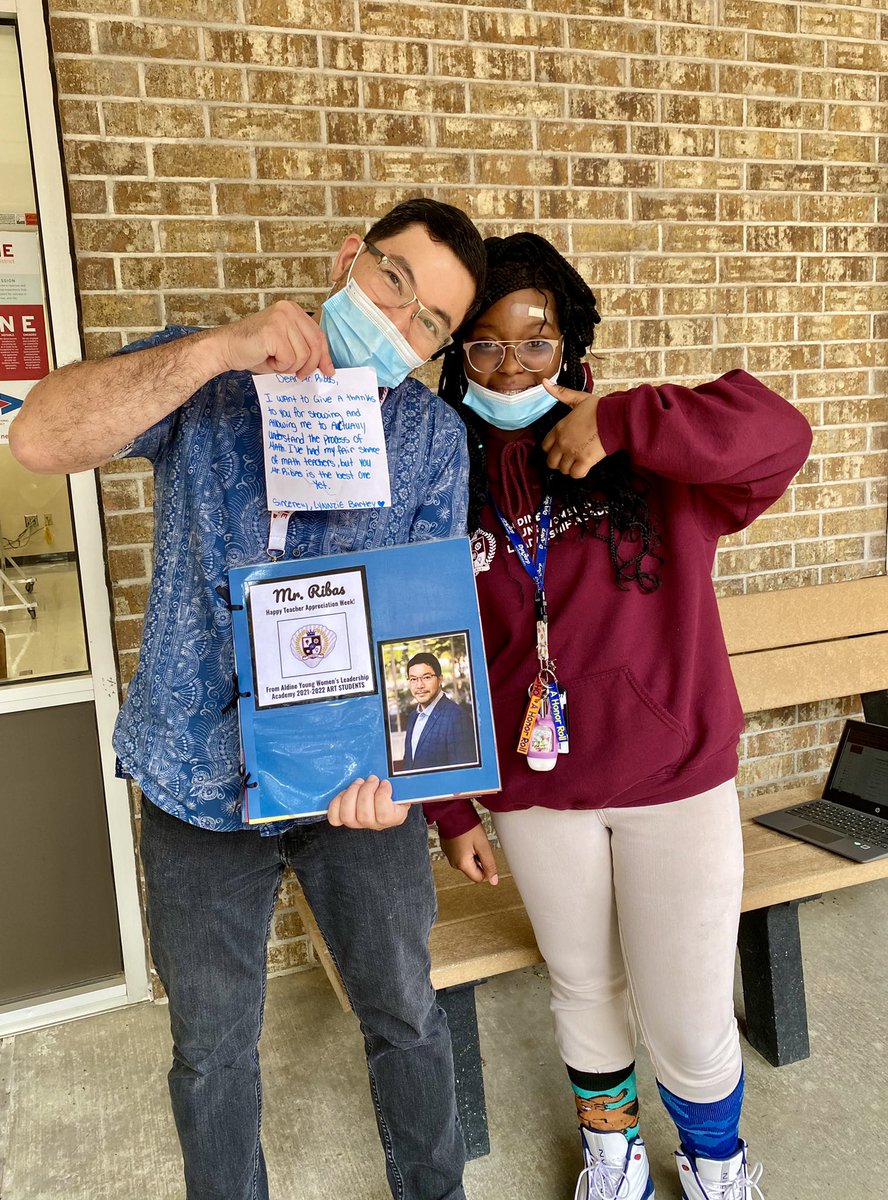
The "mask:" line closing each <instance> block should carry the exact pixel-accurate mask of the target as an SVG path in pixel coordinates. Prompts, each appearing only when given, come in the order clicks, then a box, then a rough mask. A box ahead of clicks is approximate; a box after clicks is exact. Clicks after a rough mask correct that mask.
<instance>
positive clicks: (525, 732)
mask: <svg viewBox="0 0 888 1200" xmlns="http://www.w3.org/2000/svg"><path fill="white" fill-rule="evenodd" d="M545 690H546V687H545V684H544V683H543V681H542V680H541V679H540V678H539V677H537V678H536V679H535V680H534V681H533V686H532V687H531V689H530V700H529V701H528V703H527V709H526V711H525V713H524V720H523V721H522V723H521V734H520V736H519V738H518V753H519V754H527V752H528V750H529V749H530V738H531V734H532V733H533V727H534V725H535V724H536V719H537V717H538V716H539V713H540V709H541V708H542V706H543V693H544V692H545Z"/></svg>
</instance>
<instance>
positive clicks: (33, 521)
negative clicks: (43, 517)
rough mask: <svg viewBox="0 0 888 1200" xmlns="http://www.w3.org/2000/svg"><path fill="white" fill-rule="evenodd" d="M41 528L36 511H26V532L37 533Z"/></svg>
mask: <svg viewBox="0 0 888 1200" xmlns="http://www.w3.org/2000/svg"><path fill="white" fill-rule="evenodd" d="M39 528H40V521H39V519H38V517H37V514H36V513H25V533H35V532H36V531H37V530H38V529H39Z"/></svg>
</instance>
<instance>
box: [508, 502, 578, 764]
mask: <svg viewBox="0 0 888 1200" xmlns="http://www.w3.org/2000/svg"><path fill="white" fill-rule="evenodd" d="M490 502H491V505H492V506H493V510H494V512H495V513H496V515H497V517H498V519H499V523H500V525H502V527H503V532H504V533H505V535H506V537H507V538H508V539H509V544H510V545H511V547H512V549H513V550H514V551H515V553H516V554H517V555H518V561H519V562H520V563H521V565H522V567H523V568H524V570H525V571H526V572H527V574H528V575H529V576H530V578H531V580H532V582H533V586H534V597H533V603H534V612H535V615H536V649H537V658H538V659H539V664H540V665H539V670H538V672H537V676H536V679H534V681H533V683H532V684H531V686H530V689H529V693H530V699H529V702H528V705H527V711H526V712H525V714H524V721H523V723H522V726H521V732H520V734H519V737H518V753H519V754H525V755H526V754H527V753H528V751H529V750H530V751H531V753H533V749H532V744H533V735H534V729H535V728H536V726H537V724H538V722H539V721H541V720H542V721H544V722H545V721H546V720H548V719H549V718H550V717H551V721H552V725H554V730H555V737H556V741H557V747H553V749H557V751H560V752H561V753H567V746H568V738H567V723H566V721H565V719H564V712H563V707H562V700H563V693H562V692H561V691H560V689H559V687H558V680H557V679H556V677H555V663H554V662H553V661H552V659H551V658H550V657H549V606H548V604H547V602H546V560H547V558H548V555H549V541H550V539H551V536H552V497H551V496H550V495H547V496H544V497H543V501H542V504H541V505H540V507H539V510H538V511H537V514H536V517H535V519H534V525H535V527H536V532H537V536H536V549H535V551H534V555H533V558H531V556H530V550H529V548H528V546H527V543H526V542H525V541H524V538H522V536H521V534H520V533H519V532H518V530H517V529H516V527H515V526H514V525H513V524H512V522H511V521H510V520H509V519H508V517H506V516H504V515H503V514H502V513H501V512H500V510H499V507H498V506H497V504H496V503H495V501H494V500H493V499H492V498H491V501H490ZM550 728H551V726H550ZM550 765H554V763H551V764H550Z"/></svg>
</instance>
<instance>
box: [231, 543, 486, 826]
mask: <svg viewBox="0 0 888 1200" xmlns="http://www.w3.org/2000/svg"><path fill="white" fill-rule="evenodd" d="M229 584H230V590H231V603H232V609H233V610H232V626H233V631H234V651H235V663H236V667H237V674H238V688H239V692H240V697H239V700H238V711H239V714H240V727H241V738H242V742H243V753H244V767H245V770H246V772H247V777H248V786H247V788H246V789H245V803H244V815H245V819H246V820H247V821H248V822H249V823H250V824H256V823H260V822H265V821H280V820H284V819H286V818H289V817H299V816H313V815H318V814H322V813H324V812H326V810H327V806H328V804H329V803H330V801H331V800H332V798H333V797H334V796H335V795H336V793H337V792H339V791H341V790H342V789H343V788H345V787H347V786H348V785H349V784H350V783H351V782H352V781H353V780H354V779H356V778H358V777H359V776H360V777H364V778H366V776H368V775H370V774H374V775H378V776H379V777H380V778H383V779H385V778H388V779H390V780H391V783H392V790H393V795H394V798H395V800H399V801H412V800H435V799H441V798H447V797H451V796H466V795H468V796H475V795H481V794H484V793H485V792H493V791H497V790H498V789H499V786H500V783H499V770H498V767H497V760H496V745H495V741H494V732H493V718H492V714H491V708H490V688H489V684H488V680H487V667H486V663H485V659H484V646H483V642H482V638H481V622H480V618H479V614H478V599H477V594H476V592H475V579H474V575H473V573H472V557H471V552H470V549H469V541H468V539H467V538H450V539H447V540H446V541H439V542H416V543H412V544H411V545H409V546H393V547H389V548H386V549H382V550H368V551H364V552H361V553H358V554H337V555H332V556H329V557H326V558H313V559H292V560H287V561H284V560H281V561H278V562H268V563H265V564H261V565H257V566H253V567H240V568H237V569H236V570H233V571H231V572H230V573H229Z"/></svg>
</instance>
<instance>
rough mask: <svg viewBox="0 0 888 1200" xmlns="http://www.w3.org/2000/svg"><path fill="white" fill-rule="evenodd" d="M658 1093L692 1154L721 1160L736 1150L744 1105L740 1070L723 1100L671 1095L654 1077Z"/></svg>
mask: <svg viewBox="0 0 888 1200" xmlns="http://www.w3.org/2000/svg"><path fill="white" fill-rule="evenodd" d="M657 1087H658V1088H659V1089H660V1096H661V1097H662V1099H663V1103H664V1104H665V1105H666V1109H667V1111H668V1113H669V1115H670V1117H672V1119H673V1121H674V1122H675V1124H676V1127H677V1129H678V1132H679V1136H680V1138H681V1144H682V1148H683V1149H684V1150H685V1151H687V1153H688V1154H690V1155H691V1156H692V1157H693V1158H698V1157H699V1158H709V1159H714V1160H715V1161H716V1162H723V1161H724V1160H725V1159H726V1158H731V1157H732V1156H733V1155H734V1154H736V1153H737V1148H738V1146H739V1145H740V1133H739V1130H740V1109H741V1108H742V1106H743V1072H742V1071H741V1072H740V1080H739V1082H738V1084H737V1086H736V1087H735V1088H734V1090H733V1092H731V1094H730V1096H725V1098H724V1100H716V1101H715V1102H714V1103H712V1104H695V1103H694V1102H693V1101H691V1100H682V1099H681V1097H680V1096H674V1095H673V1094H672V1092H670V1091H669V1089H668V1088H665V1087H663V1084H662V1083H660V1081H659V1080H658V1081H657Z"/></svg>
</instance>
